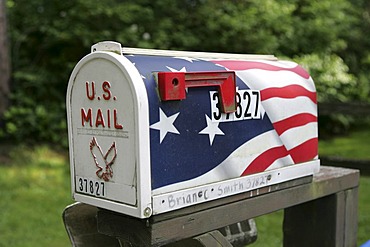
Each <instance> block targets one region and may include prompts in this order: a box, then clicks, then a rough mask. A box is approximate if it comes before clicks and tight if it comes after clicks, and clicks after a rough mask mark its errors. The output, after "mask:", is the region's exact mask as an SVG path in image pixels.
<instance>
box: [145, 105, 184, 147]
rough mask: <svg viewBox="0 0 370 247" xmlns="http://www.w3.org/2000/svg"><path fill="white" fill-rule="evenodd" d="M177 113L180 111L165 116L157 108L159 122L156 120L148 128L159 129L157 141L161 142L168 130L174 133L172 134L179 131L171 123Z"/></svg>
mask: <svg viewBox="0 0 370 247" xmlns="http://www.w3.org/2000/svg"><path fill="white" fill-rule="evenodd" d="M179 114H180V112H178V113H176V114H173V115H172V116H170V117H167V115H166V114H165V113H164V112H163V111H162V109H161V108H159V122H156V123H155V124H152V125H150V128H152V129H156V130H159V136H160V140H159V143H162V141H163V139H164V138H165V137H166V135H167V133H168V132H170V133H174V134H180V132H179V131H178V130H177V129H176V127H175V126H174V125H173V122H175V120H176V118H177V117H178V116H179Z"/></svg>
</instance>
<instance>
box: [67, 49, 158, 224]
mask: <svg viewBox="0 0 370 247" xmlns="http://www.w3.org/2000/svg"><path fill="white" fill-rule="evenodd" d="M67 116H68V131H69V142H70V143H69V146H70V163H71V179H72V192H73V194H74V197H75V199H76V200H78V201H81V202H85V203H91V204H94V205H96V206H101V207H104V208H108V209H112V210H114V211H118V212H122V213H126V214H130V215H133V216H137V217H141V218H143V217H148V216H150V214H151V206H150V205H151V193H150V190H151V188H150V165H149V157H150V151H149V125H148V124H149V120H148V100H147V94H146V89H145V86H144V84H143V81H142V78H141V76H140V74H139V73H138V71H137V70H136V68H135V67H134V65H133V64H132V63H131V62H129V61H128V60H127V59H126V58H125V57H123V56H121V55H117V54H115V53H112V52H94V53H91V54H89V55H87V56H86V57H84V58H83V59H82V60H81V61H80V62H79V63H78V64H77V65H76V67H75V69H74V70H73V72H72V75H71V77H70V81H69V85H68V91H67ZM139 145H140V148H139ZM138 164H140V165H138ZM143 181H145V182H143Z"/></svg>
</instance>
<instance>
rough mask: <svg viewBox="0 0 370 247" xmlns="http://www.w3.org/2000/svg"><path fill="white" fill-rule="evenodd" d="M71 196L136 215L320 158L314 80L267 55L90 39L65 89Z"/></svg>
mask: <svg viewBox="0 0 370 247" xmlns="http://www.w3.org/2000/svg"><path fill="white" fill-rule="evenodd" d="M67 117H68V133H69V145H70V163H71V180H72V193H73V197H74V198H75V200H77V201H80V202H84V203H88V204H92V205H95V206H98V207H102V208H106V209H110V210H113V211H117V212H121V213H124V214H128V215H131V216H134V217H139V218H147V217H150V216H151V215H153V214H159V213H163V212H168V211H172V210H176V209H180V208H183V207H187V206H190V205H194V204H198V203H203V202H207V201H210V200H215V199H218V198H222V197H226V196H230V195H235V194H238V193H245V192H247V191H251V190H254V189H258V188H261V187H265V186H268V185H272V184H277V183H281V182H285V181H288V180H292V179H296V178H299V177H304V176H310V175H312V174H313V173H315V172H317V171H318V170H319V165H320V162H319V159H318V153H317V143H318V136H317V102H316V90H315V86H314V83H313V81H312V78H311V77H310V75H309V74H308V73H307V72H306V71H305V70H304V69H302V68H301V67H300V66H299V65H297V64H295V63H294V62H290V61H279V60H278V59H277V58H275V57H274V56H259V55H237V54H220V53H201V52H180V51H163V50H145V49H132V48H122V47H121V45H120V44H119V43H116V42H101V43H98V44H96V45H94V46H92V51H91V53H90V54H88V55H87V56H85V57H84V58H82V59H81V61H80V62H79V63H78V64H77V65H76V67H75V68H74V70H73V72H72V74H71V77H70V80H69V85H68V91H67Z"/></svg>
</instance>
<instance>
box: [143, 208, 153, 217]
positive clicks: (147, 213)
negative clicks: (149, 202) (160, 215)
mask: <svg viewBox="0 0 370 247" xmlns="http://www.w3.org/2000/svg"><path fill="white" fill-rule="evenodd" d="M151 215H152V209H151V208H150V207H147V208H145V209H144V216H145V217H150V216H151Z"/></svg>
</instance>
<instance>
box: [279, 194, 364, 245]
mask: <svg viewBox="0 0 370 247" xmlns="http://www.w3.org/2000/svg"><path fill="white" fill-rule="evenodd" d="M357 204H358V189H357V188H354V189H349V190H346V191H340V192H338V193H336V194H332V195H329V196H326V197H324V198H320V199H317V200H314V201H309V202H306V203H303V204H299V205H296V206H293V207H290V208H287V209H285V210H284V224H283V229H284V246H286V247H289V246H302V247H305V246H307V247H309V246H328V247H330V246H333V247H334V246H336V247H348V246H356V238H357Z"/></svg>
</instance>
